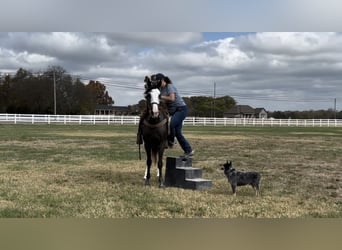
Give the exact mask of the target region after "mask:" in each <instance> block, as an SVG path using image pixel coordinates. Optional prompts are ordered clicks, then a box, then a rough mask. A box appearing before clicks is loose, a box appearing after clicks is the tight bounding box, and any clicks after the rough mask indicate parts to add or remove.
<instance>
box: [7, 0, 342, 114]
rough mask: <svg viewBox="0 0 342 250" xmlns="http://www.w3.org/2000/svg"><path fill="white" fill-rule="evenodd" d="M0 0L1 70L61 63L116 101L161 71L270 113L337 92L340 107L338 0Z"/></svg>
mask: <svg viewBox="0 0 342 250" xmlns="http://www.w3.org/2000/svg"><path fill="white" fill-rule="evenodd" d="M4 1H5V2H7V3H6V6H7V7H6V11H4V12H3V13H2V15H0V73H1V74H5V73H14V72H16V70H18V69H19V68H24V69H27V70H31V71H33V72H39V71H44V70H46V69H47V67H48V66H55V65H57V66H61V67H63V68H64V69H66V70H67V72H68V73H70V74H72V75H75V76H76V75H77V76H79V77H80V78H81V79H82V80H83V81H84V83H88V81H89V80H99V81H101V82H102V83H104V84H105V85H106V87H107V90H108V92H109V94H110V95H111V96H112V97H113V99H114V102H115V105H119V106H125V105H131V104H136V103H137V102H138V101H139V100H141V99H142V98H143V94H142V88H143V84H144V83H143V79H144V77H145V76H146V75H150V74H155V73H164V74H165V75H167V76H169V77H170V78H171V80H172V81H173V83H174V84H175V86H176V87H177V88H178V89H179V91H180V93H181V94H182V95H183V96H198V95H205V96H213V97H214V96H215V97H221V96H225V95H229V96H232V97H233V98H235V100H236V101H237V103H238V104H240V105H250V106H252V107H254V108H258V107H263V108H265V109H266V110H268V111H276V110H310V109H333V108H334V104H335V98H336V100H337V102H336V103H337V110H341V109H342V108H341V107H342V105H340V104H339V103H340V102H341V99H342V98H341V97H340V96H341V93H342V77H341V76H342V70H341V69H342V56H341V55H342V35H341V34H340V33H336V32H331V31H334V30H336V31H338V30H341V27H340V26H338V23H342V20H341V19H342V16H341V15H340V14H339V11H338V10H339V9H340V7H341V4H340V3H339V2H338V1H336V0H325V1H323V3H322V1H318V0H310V1H309V0H297V1H292V0H289V1H270V0H260V1H252V2H251V1H246V0H241V1H238V3H237V1H220V0H212V1H204V0H202V1H201V0H197V1H193V0H189V1H178V0H174V1H173V2H172V3H171V2H170V1H162V0H159V1H156V0H146V1H144V3H143V4H142V3H141V1H133V0H125V1H115V2H113V1H106V0H98V1H89V2H88V3H87V4H86V5H84V4H82V3H83V2H82V1H80V0H74V1H65V0H59V1H55V0H52V1H43V0H27V1H24V2H21V3H20V4H19V2H20V1H19V0H11V1H8V0H4ZM80 4H82V10H80ZM18 6H21V8H20V9H19V8H18ZM80 20H81V21H80Z"/></svg>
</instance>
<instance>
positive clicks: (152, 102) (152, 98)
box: [145, 88, 160, 118]
mask: <svg viewBox="0 0 342 250" xmlns="http://www.w3.org/2000/svg"><path fill="white" fill-rule="evenodd" d="M159 96H160V90H159V89H158V88H153V89H150V90H149V91H148V92H147V93H146V92H145V98H146V101H147V107H148V109H149V111H150V112H151V115H152V117H153V118H158V117H159Z"/></svg>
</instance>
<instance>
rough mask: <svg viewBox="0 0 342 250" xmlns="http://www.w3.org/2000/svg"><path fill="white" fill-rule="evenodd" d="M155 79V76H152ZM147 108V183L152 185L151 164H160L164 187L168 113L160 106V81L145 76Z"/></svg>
mask: <svg viewBox="0 0 342 250" xmlns="http://www.w3.org/2000/svg"><path fill="white" fill-rule="evenodd" d="M151 78H152V79H153V76H152V77H151ZM145 83H146V85H145V88H146V91H145V99H146V105H147V109H146V112H145V114H144V115H143V117H142V119H143V121H142V122H143V124H142V136H143V141H144V146H145V151H146V158H147V159H146V172H145V176H144V178H145V185H150V177H151V174H150V170H151V165H152V163H154V165H156V164H158V174H157V175H158V177H159V187H164V180H163V177H162V176H163V175H162V167H163V154H164V150H165V146H166V145H167V134H168V113H167V112H166V110H165V109H163V108H162V107H161V106H160V102H159V96H160V90H159V88H160V83H159V82H155V81H151V79H150V78H149V77H145Z"/></svg>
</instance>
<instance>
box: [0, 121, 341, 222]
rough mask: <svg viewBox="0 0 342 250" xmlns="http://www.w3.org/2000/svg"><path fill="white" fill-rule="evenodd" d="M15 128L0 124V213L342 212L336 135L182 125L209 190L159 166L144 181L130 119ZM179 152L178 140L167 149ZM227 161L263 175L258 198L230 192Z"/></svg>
mask: <svg viewBox="0 0 342 250" xmlns="http://www.w3.org/2000/svg"><path fill="white" fill-rule="evenodd" d="M15 128H16V129H17V130H16V133H13V132H12V131H13V130H11V129H13V127H10V126H9V127H8V130H6V129H7V127H0V137H1V138H2V140H1V141H0V157H1V162H0V190H1V191H0V216H1V217H38V218H42V217H58V218H60V217H82V218H132V217H140V218H141V217H142V218H193V217H196V218H197V217H198V218H236V217H244V218H245V217H248V218H250V217H253V218H254V217H256V218H298V217H301V218H305V217H342V212H341V211H342V201H341V200H342V199H341V198H342V191H341V190H342V188H341V181H342V174H341V171H340V167H341V162H342V149H341V147H340V145H341V142H342V140H341V138H342V137H341V136H340V137H338V136H333V137H329V136H325V135H324V136H320V135H317V134H314V135H312V134H309V133H308V134H305V135H300V136H299V137H298V135H297V134H293V133H296V132H298V131H296V130H290V131H283V130H281V131H277V130H276V131H275V130H274V128H272V129H268V128H264V129H258V130H253V129H248V128H246V129H244V130H242V129H239V128H236V131H235V130H234V129H232V128H231V129H226V128H224V129H220V128H215V129H213V128H205V127H203V128H199V127H196V128H193V129H190V128H188V129H186V130H185V135H186V137H187V138H189V140H190V141H191V143H192V145H193V147H194V148H195V149H196V155H195V157H194V158H193V165H194V166H197V167H201V168H202V169H203V177H204V178H208V179H211V180H212V181H213V186H212V188H210V189H209V190H206V191H193V190H184V189H179V188H166V189H159V188H158V179H157V177H156V169H155V168H153V169H152V179H151V185H152V186H151V187H145V186H144V185H143V183H144V181H143V178H142V177H143V174H144V171H145V160H144V159H145V155H144V153H143V160H141V161H139V160H137V146H136V145H135V134H136V128H135V127H127V128H124V127H106V126H103V127H101V126H92V127H82V126H75V127H64V126H56V127H54V126H51V127H45V126H37V127H36V126H27V127H26V126H19V127H15ZM56 130H57V131H56ZM39 132H42V133H39ZM300 132H303V131H300ZM304 132H306V131H304ZM308 132H310V131H308ZM314 132H315V131H314ZM322 132H323V133H324V132H327V131H322ZM11 133H12V134H11ZM328 133H331V132H330V131H328ZM334 133H335V132H334ZM88 135H89V136H88ZM113 135H114V136H113ZM142 152H143V151H142ZM181 153H182V151H181V149H180V147H179V145H176V147H175V148H174V149H172V150H167V151H166V152H165V157H167V156H178V155H180V154H181ZM226 160H232V161H233V164H234V167H235V168H237V169H240V170H245V171H247V170H255V171H259V172H260V173H261V175H262V181H261V197H255V196H254V191H253V190H252V188H251V187H239V188H238V190H237V194H238V195H237V197H233V196H232V195H231V188H230V186H229V184H228V181H227V179H226V177H225V176H224V174H223V173H222V172H221V171H219V164H221V163H223V162H225V161H226ZM164 162H165V161H164ZM164 166H165V165H164ZM164 173H165V168H164Z"/></svg>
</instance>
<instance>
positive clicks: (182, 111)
mask: <svg viewBox="0 0 342 250" xmlns="http://www.w3.org/2000/svg"><path fill="white" fill-rule="evenodd" d="M155 87H158V89H160V99H161V100H163V101H165V104H166V106H167V110H168V112H169V114H170V116H171V122H170V126H169V127H170V131H169V135H168V143H167V145H165V147H169V148H172V147H173V145H174V143H175V142H174V140H175V137H176V138H177V141H178V142H179V145H180V146H181V148H182V149H183V150H184V156H192V155H193V154H194V150H193V149H192V147H191V145H190V143H189V142H188V140H187V139H186V138H185V137H184V136H183V133H182V127H183V121H184V119H185V118H186V116H187V106H186V104H185V102H184V100H183V98H182V97H181V96H180V94H179V92H178V90H177V88H176V87H175V86H174V85H173V84H172V81H171V80H170V78H169V77H167V76H165V75H163V74H162V73H158V74H155V75H152V76H151V77H150V78H149V77H147V76H146V77H145V89H146V91H145V94H146V93H147V92H148V91H149V90H150V89H151V88H155ZM146 115H147V114H146V112H144V113H143V114H142V116H141V119H140V122H139V128H138V134H137V144H142V143H143V139H142V136H141V131H142V126H143V125H142V123H143V122H142V121H143V120H144V119H145V117H146Z"/></svg>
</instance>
